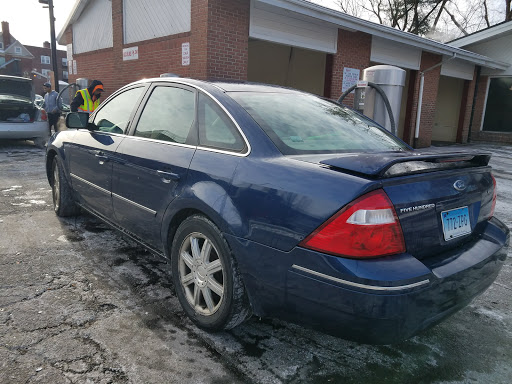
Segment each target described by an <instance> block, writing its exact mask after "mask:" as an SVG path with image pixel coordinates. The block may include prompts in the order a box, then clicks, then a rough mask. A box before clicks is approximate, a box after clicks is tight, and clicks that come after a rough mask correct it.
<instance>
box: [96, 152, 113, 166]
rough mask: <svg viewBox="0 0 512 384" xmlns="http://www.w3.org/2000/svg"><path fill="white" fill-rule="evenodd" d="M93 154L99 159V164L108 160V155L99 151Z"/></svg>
mask: <svg viewBox="0 0 512 384" xmlns="http://www.w3.org/2000/svg"><path fill="white" fill-rule="evenodd" d="M94 156H95V157H96V158H97V159H98V160H99V162H100V164H104V163H106V162H107V161H109V160H110V159H109V158H108V156H105V155H100V154H99V153H97V154H95V155H94Z"/></svg>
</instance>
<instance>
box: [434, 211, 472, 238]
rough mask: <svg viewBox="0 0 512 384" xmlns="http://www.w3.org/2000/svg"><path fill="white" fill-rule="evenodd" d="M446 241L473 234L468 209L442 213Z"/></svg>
mask: <svg viewBox="0 0 512 384" xmlns="http://www.w3.org/2000/svg"><path fill="white" fill-rule="evenodd" d="M441 219H442V222H443V233H444V239H445V241H449V240H453V239H455V238H457V237H460V236H464V235H466V234H468V233H471V223H470V221H469V210H468V207H462V208H457V209H451V210H449V211H443V212H441Z"/></svg>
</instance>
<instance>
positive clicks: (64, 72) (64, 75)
mask: <svg viewBox="0 0 512 384" xmlns="http://www.w3.org/2000/svg"><path fill="white" fill-rule="evenodd" d="M62 78H63V79H64V80H67V79H68V71H62Z"/></svg>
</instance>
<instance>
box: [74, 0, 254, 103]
mask: <svg viewBox="0 0 512 384" xmlns="http://www.w3.org/2000/svg"><path fill="white" fill-rule="evenodd" d="M249 9H250V1H249V0H192V8H191V12H192V15H191V16H192V18H191V32H186V33H180V34H176V35H173V36H166V37H162V38H156V39H152V40H147V41H143V42H136V43H133V44H123V2H122V0H112V23H113V47H112V48H108V49H103V50H99V51H95V52H87V53H82V54H78V55H74V57H73V59H74V60H76V61H77V69H78V75H76V74H73V75H70V81H75V80H76V78H77V77H85V78H88V79H90V80H93V79H98V80H101V81H102V82H103V84H104V86H105V89H106V92H105V94H104V97H103V98H105V97H107V96H108V95H110V94H111V93H112V92H113V91H115V90H117V89H119V88H120V87H122V86H124V85H126V84H128V83H130V82H133V81H136V80H140V79H142V78H148V77H158V76H160V74H162V73H169V72H171V73H176V74H178V75H180V76H183V77H194V78H199V79H235V80H246V79H247V61H248V39H249ZM68 33H70V34H71V33H72V32H71V31H70V32H68ZM71 37H72V36H68V41H71V40H72V39H71ZM187 42H189V43H190V54H191V58H190V65H188V66H183V65H182V44H183V43H187ZM134 46H137V47H138V50H139V59H138V60H127V61H123V56H122V50H123V48H129V47H134Z"/></svg>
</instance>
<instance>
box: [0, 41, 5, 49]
mask: <svg viewBox="0 0 512 384" xmlns="http://www.w3.org/2000/svg"><path fill="white" fill-rule="evenodd" d="M0 49H4V43H3V42H1V41H0Z"/></svg>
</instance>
